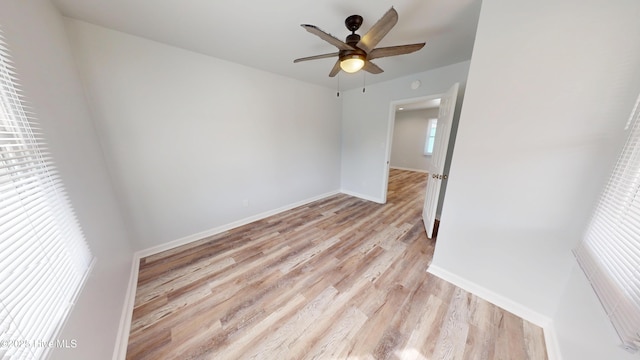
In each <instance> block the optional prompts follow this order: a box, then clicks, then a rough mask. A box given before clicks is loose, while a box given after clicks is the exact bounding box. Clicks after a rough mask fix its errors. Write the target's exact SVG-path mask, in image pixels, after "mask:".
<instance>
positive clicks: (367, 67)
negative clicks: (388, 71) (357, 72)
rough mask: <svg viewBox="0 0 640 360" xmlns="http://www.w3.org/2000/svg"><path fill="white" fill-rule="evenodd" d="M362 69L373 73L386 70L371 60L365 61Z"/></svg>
mask: <svg viewBox="0 0 640 360" xmlns="http://www.w3.org/2000/svg"><path fill="white" fill-rule="evenodd" d="M362 70H364V71H366V72H369V73H372V74H380V73H381V72H384V70H382V69H381V68H380V67H379V66H378V65H376V64H374V63H372V62H371V61H369V60H367V61H365V62H364V67H363V68H362Z"/></svg>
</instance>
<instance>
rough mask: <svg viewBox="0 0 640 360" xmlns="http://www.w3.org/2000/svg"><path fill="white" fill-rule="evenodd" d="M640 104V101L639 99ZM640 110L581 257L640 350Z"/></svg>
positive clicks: (625, 338)
mask: <svg viewBox="0 0 640 360" xmlns="http://www.w3.org/2000/svg"><path fill="white" fill-rule="evenodd" d="M638 102H640V97H639V98H638ZM639 118H640V109H639V108H638V106H637V104H636V107H635V108H634V110H633V112H632V114H631V118H630V121H629V125H628V126H629V127H630V132H629V136H628V138H627V142H626V144H625V146H624V148H623V150H622V153H621V154H620V157H619V158H618V161H617V163H616V165H615V168H614V170H613V174H612V175H611V177H610V179H609V182H608V183H607V185H606V187H605V189H604V192H603V193H602V196H601V197H600V200H599V202H598V205H597V207H596V209H595V211H594V214H593V217H592V219H591V223H590V224H589V226H588V227H587V231H586V232H585V236H584V238H583V241H582V242H581V243H580V245H579V246H578V248H577V249H576V250H575V254H576V257H577V259H578V262H579V263H580V265H581V267H582V269H583V270H584V272H585V274H586V275H587V277H588V278H589V281H590V282H591V285H592V286H593V289H594V290H595V292H596V293H597V295H598V297H599V299H600V301H601V303H602V305H603V307H604V309H605V311H606V312H607V315H608V316H609V318H610V319H611V322H612V324H613V325H614V327H615V329H616V331H617V332H618V335H619V336H620V338H621V340H622V344H623V346H624V347H625V348H626V349H627V350H629V351H632V352H635V351H637V350H638V348H639V347H640V270H639V269H640V119H639Z"/></svg>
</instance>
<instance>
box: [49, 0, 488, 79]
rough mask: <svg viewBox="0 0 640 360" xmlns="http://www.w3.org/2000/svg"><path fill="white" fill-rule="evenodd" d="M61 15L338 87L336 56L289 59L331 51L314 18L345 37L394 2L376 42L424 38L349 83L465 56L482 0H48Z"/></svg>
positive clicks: (366, 25) (343, 76)
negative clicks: (356, 19)
mask: <svg viewBox="0 0 640 360" xmlns="http://www.w3.org/2000/svg"><path fill="white" fill-rule="evenodd" d="M51 1H52V2H53V3H54V4H55V5H56V6H57V7H58V8H59V9H60V11H61V12H62V13H63V14H64V15H65V16H69V17H72V18H76V19H80V20H84V21H87V22H90V23H93V24H96V25H100V26H104V27H107V28H111V29H114V30H118V31H122V32H125V33H129V34H132V35H137V36H140V37H144V38H147V39H151V40H155V41H158V42H162V43H165V44H169V45H173V46H177V47H180V48H184V49H188V50H192V51H196V52H199V53H203V54H207V55H211V56H214V57H216V58H220V59H224V60H228V61H232V62H234V63H238V64H243V65H246V66H250V67H254V68H258V69H262V70H265V71H269V72H273V73H277V74H280V75H284V76H288V77H292V78H295V79H299V80H302V81H306V82H311V83H315V84H318V85H321V86H325V87H330V88H336V87H337V86H338V81H337V79H336V78H329V76H328V74H329V71H330V70H331V68H332V66H333V64H334V62H335V60H334V59H321V60H314V61H307V62H302V63H297V64H294V63H293V59H296V58H300V57H306V56H311V55H317V54H324V53H330V52H334V51H337V50H336V49H335V48H334V47H333V46H332V45H330V44H328V43H326V42H324V41H322V40H321V39H320V38H318V37H316V36H314V35H312V34H310V33H308V32H306V31H305V30H304V29H303V28H302V27H300V26H299V25H300V24H312V25H316V26H318V27H319V28H321V29H322V30H324V31H326V32H328V33H330V34H332V35H334V36H335V37H337V38H339V39H344V38H345V37H346V36H347V35H348V34H349V31H348V30H347V29H346V28H345V25H344V19H345V18H346V17H347V16H349V15H353V14H358V15H362V16H363V17H364V23H363V25H362V27H361V28H360V31H358V33H359V34H360V35H364V33H365V32H366V31H367V30H368V29H369V28H370V27H371V26H372V25H373V24H374V23H375V22H376V21H377V20H378V19H379V18H380V17H381V16H382V15H383V14H384V13H385V12H386V11H387V10H388V9H389V8H390V7H391V5H393V7H394V8H395V9H396V10H397V12H398V14H399V21H398V24H397V25H396V26H395V27H394V28H393V29H392V30H391V31H390V32H389V34H387V36H386V37H385V38H384V39H383V40H382V41H381V42H380V44H378V47H382V46H393V45H402V44H410V43H418V42H424V41H426V43H427V45H426V46H425V47H424V48H423V49H422V50H420V51H418V52H416V53H413V54H408V55H402V56H397V57H390V58H381V59H376V60H374V62H375V63H376V64H377V65H378V66H380V67H381V68H382V69H384V71H385V72H384V73H382V74H378V75H372V74H366V76H363V72H362V71H361V72H358V73H356V74H346V73H344V72H341V73H340V75H339V78H340V88H341V89H343V90H344V89H350V88H355V87H359V86H362V84H363V82H366V83H367V84H372V83H376V82H381V81H387V80H391V79H394V78H397V77H401V76H405V75H409V74H413V73H417V72H422V71H426V70H430V69H434V68H438V67H441V66H446V65H449V64H454V63H458V62H461V61H465V60H469V59H470V58H471V52H472V49H473V42H474V39H475V32H476V27H477V24H478V15H479V12H480V4H481V0H396V1H395V2H393V3H390V2H388V1H382V0H348V1H347V0H325V1H318V0H315V1H310V0H270V1H257V0H253V1H249V0H236V1H233V2H232V1H220V0H181V1H158V0H109V1H104V0H51Z"/></svg>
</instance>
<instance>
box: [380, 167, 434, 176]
mask: <svg viewBox="0 0 640 360" xmlns="http://www.w3.org/2000/svg"><path fill="white" fill-rule="evenodd" d="M389 168H390V169H396V170H406V171H415V172H421V173H425V174H427V173H429V172H428V171H427V170H422V169H412V168H406V167H400V166H389Z"/></svg>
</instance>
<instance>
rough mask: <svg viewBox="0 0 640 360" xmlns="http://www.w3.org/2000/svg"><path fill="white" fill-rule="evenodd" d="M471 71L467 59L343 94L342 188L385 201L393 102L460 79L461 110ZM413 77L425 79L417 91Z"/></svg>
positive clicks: (441, 89) (442, 89)
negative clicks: (414, 87)
mask: <svg viewBox="0 0 640 360" xmlns="http://www.w3.org/2000/svg"><path fill="white" fill-rule="evenodd" d="M468 70H469V62H468V61H466V62H461V63H458V64H453V65H449V66H445V67H442V68H438V69H435V70H431V71H425V72H422V73H418V74H414V75H411V76H406V77H402V78H398V79H395V80H391V81H387V82H382V83H378V84H373V85H369V86H367V87H366V92H365V93H364V94H363V93H362V89H353V90H350V91H345V92H344V93H342V95H341V97H342V98H344V99H343V107H342V172H341V179H342V180H341V186H342V190H343V191H344V192H346V193H349V194H352V195H356V196H360V197H363V198H365V199H370V200H373V201H377V202H383V201H384V200H385V199H384V191H385V184H386V179H385V173H386V167H387V164H386V161H387V160H388V159H387V146H388V141H389V139H388V132H389V114H390V104H391V102H392V101H396V100H403V99H413V98H418V97H424V96H429V95H435V94H442V93H444V92H446V91H447V90H448V89H449V88H450V87H451V85H453V84H454V83H456V82H458V83H460V92H459V95H458V103H457V106H456V108H457V111H456V113H458V111H459V107H460V106H461V104H462V97H463V94H464V88H465V83H466V79H467V72H468ZM414 80H420V81H421V82H422V86H421V87H419V88H418V89H417V90H412V89H411V87H410V85H411V83H412V82H413V81H414ZM454 122H457V116H456V117H455V118H454Z"/></svg>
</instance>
